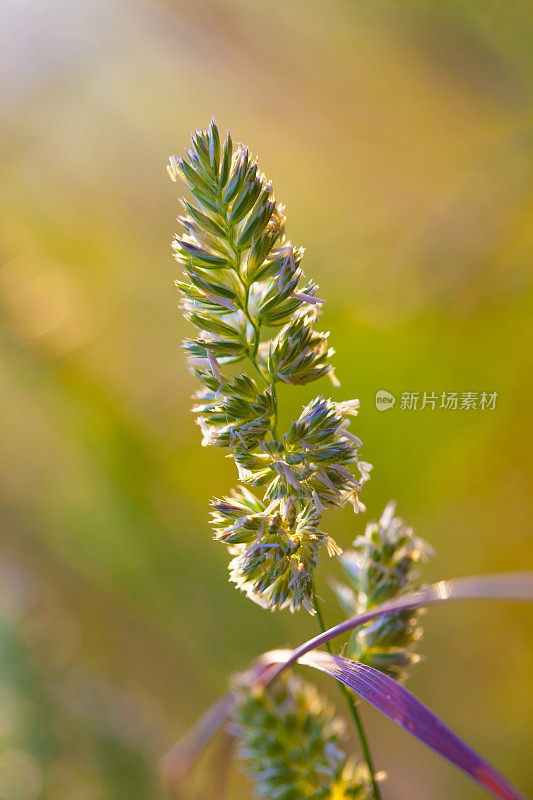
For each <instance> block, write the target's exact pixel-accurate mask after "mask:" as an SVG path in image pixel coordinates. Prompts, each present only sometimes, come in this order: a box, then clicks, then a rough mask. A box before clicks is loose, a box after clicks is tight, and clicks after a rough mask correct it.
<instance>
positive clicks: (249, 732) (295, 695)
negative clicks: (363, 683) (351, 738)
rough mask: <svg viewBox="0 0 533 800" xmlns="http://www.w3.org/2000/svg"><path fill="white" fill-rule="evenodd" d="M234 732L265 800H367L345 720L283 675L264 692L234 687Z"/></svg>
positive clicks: (363, 773)
mask: <svg viewBox="0 0 533 800" xmlns="http://www.w3.org/2000/svg"><path fill="white" fill-rule="evenodd" d="M234 690H235V696H236V700H237V702H236V710H235V713H234V718H233V723H232V732H233V733H234V734H235V735H236V736H237V737H238V739H239V755H240V758H241V759H242V762H243V767H244V771H245V772H246V773H247V774H248V776H249V777H250V778H251V780H252V781H253V783H254V789H255V793H256V795H257V796H258V797H265V798H268V800H301V798H306V799H308V800H321V799H322V798H329V799H330V800H344V799H345V798H346V800H347V798H355V800H367V799H368V798H370V797H371V792H370V790H369V780H368V773H367V770H366V768H365V767H364V766H362V765H360V764H357V763H355V762H354V761H352V760H349V759H347V757H346V754H345V752H344V750H343V746H342V735H343V730H344V724H343V721H342V720H341V719H340V718H338V717H336V716H335V714H334V711H333V709H332V708H331V706H330V705H329V704H328V703H327V702H326V701H325V700H324V698H323V697H321V696H320V694H319V693H318V691H317V690H316V688H315V687H314V686H313V685H312V684H309V683H306V682H304V681H302V680H300V679H299V678H297V677H295V676H294V675H292V674H289V673H283V674H282V675H281V676H280V677H279V678H278V679H277V680H276V681H275V683H274V684H273V685H272V686H271V687H269V688H268V689H263V688H260V689H259V688H257V689H252V690H251V691H250V687H249V686H248V685H247V683H246V680H244V681H243V679H242V678H241V682H238V681H237V682H236V683H235V686H234Z"/></svg>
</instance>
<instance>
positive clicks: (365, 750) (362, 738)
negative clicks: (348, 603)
mask: <svg viewBox="0 0 533 800" xmlns="http://www.w3.org/2000/svg"><path fill="white" fill-rule="evenodd" d="M313 606H314V609H315V611H316V619H317V622H318V627H319V628H320V632H321V633H325V631H326V630H327V627H326V623H325V621H324V616H323V614H322V609H321V608H320V602H319V600H318V597H317V595H316V591H315V592H314V593H313ZM326 647H327V649H328V651H329V652H330V653H331V654H333V648H332V646H331V642H330V641H327V642H326ZM339 688H340V690H341V693H342V695H343V697H344V700H345V701H346V705H347V706H348V710H349V712H350V715H351V717H352V719H353V722H354V725H355V729H356V731H357V735H358V737H359V743H360V745H361V753H362V755H363V758H364V760H365V762H366V766H367V768H368V775H369V777H370V782H371V784H372V792H373V794H374V800H382V798H381V792H380V790H379V785H378V781H377V778H376V771H375V769H374V764H373V761H372V755H371V753H370V748H369V746H368V741H367V738H366V733H365V729H364V727H363V722H362V720H361V716H360V714H359V712H358V710H357V706H356V704H355V700H354V698H353V696H352V694H351V693H350V691H349V690H348V689H347V688H346V686H344V684H343V683H340V684H339Z"/></svg>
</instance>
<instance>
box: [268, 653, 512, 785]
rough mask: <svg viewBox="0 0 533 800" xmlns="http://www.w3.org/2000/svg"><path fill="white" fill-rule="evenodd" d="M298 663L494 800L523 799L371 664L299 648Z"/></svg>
mask: <svg viewBox="0 0 533 800" xmlns="http://www.w3.org/2000/svg"><path fill="white" fill-rule="evenodd" d="M290 655H291V651H290V650H275V651H272V652H271V653H265V655H264V657H263V658H264V663H265V664H268V663H281V664H283V665H286V664H287V661H288V658H289V656H290ZM298 663H299V664H305V665H307V666H309V667H314V668H315V669H318V670H320V671H321V672H325V673H326V674H327V675H331V677H332V678H335V679H336V680H338V681H339V682H340V683H343V684H344V685H345V686H347V687H348V688H349V689H352V690H353V691H354V692H356V694H358V695H359V697H362V698H364V699H365V700H368V702H369V703H371V704H372V705H373V706H375V708H377V709H379V711H381V712H382V713H383V714H386V716H387V717H389V718H390V719H392V720H393V721H394V722H396V724H397V725H399V726H400V727H401V728H403V729H404V730H406V731H407V732H408V733H410V734H412V735H413V736H416V738H417V739H420V741H421V742H424V744H426V745H428V747H431V749H432V750H434V751H435V752H436V753H438V754H439V755H441V756H442V757H443V758H445V759H447V760H448V761H450V762H451V763H452V764H454V765H455V766H456V767H459V769H462V770H463V771H464V772H466V773H467V774H469V775H470V776H471V777H472V778H473V779H474V780H475V781H476V782H477V783H479V785H480V786H482V787H483V788H484V789H486V791H487V792H488V793H489V794H491V795H492V796H493V797H495V798H498V800H525V798H524V797H523V795H521V794H520V793H519V792H518V791H517V790H516V789H515V788H514V787H513V786H511V784H510V783H509V782H508V781H507V780H506V779H505V778H504V777H503V775H501V774H500V773H499V772H498V770H497V769H496V768H495V767H493V766H492V765H491V764H489V762H488V761H486V760H485V759H484V758H482V757H481V756H480V755H478V753H476V751H475V750H473V749H472V748H471V747H470V746H469V745H467V744H466V742H463V740H462V739H460V738H459V736H457V734H455V733H454V732H453V731H452V730H451V728H449V727H448V726H447V725H446V724H445V723H444V722H443V721H442V720H441V719H440V718H439V717H438V716H437V715H436V714H434V713H433V711H430V709H429V708H427V706H425V705H424V704H423V703H421V702H420V700H418V699H417V698H416V697H415V696H414V695H412V694H411V692H409V691H408V690H407V689H405V688H404V687H403V686H402V685H401V684H400V683H397V682H396V681H395V680H393V679H392V678H390V677H389V676H388V675H385V674H384V673H383V672H379V671H378V670H376V669H374V668H373V667H369V666H367V665H366V664H361V662H359V661H352V660H351V659H349V658H345V657H344V656H336V655H331V654H330V653H326V652H323V651H315V652H309V653H305V654H304V655H303V656H301V657H300V658H299V659H298Z"/></svg>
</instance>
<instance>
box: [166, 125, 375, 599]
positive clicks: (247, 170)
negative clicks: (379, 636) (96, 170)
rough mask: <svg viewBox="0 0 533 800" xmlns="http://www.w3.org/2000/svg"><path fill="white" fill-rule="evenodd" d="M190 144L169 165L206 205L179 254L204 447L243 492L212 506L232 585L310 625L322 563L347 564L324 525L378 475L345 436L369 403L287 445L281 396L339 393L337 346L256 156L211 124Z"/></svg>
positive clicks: (194, 212)
mask: <svg viewBox="0 0 533 800" xmlns="http://www.w3.org/2000/svg"><path fill="white" fill-rule="evenodd" d="M191 142H192V144H191V148H190V149H189V150H188V151H187V153H186V155H185V156H183V157H176V156H171V158H170V166H169V173H170V176H171V178H172V179H173V180H176V179H177V178H178V177H179V178H181V179H182V180H183V181H184V182H185V183H186V185H187V186H188V188H189V190H190V192H191V193H192V195H193V197H194V198H195V202H189V201H188V200H186V199H185V198H182V199H181V204H182V206H183V210H184V214H183V215H182V216H180V217H179V221H180V223H181V225H182V228H183V230H184V232H182V233H181V234H180V235H177V236H176V237H175V239H174V242H173V248H174V251H175V257H176V259H177V261H178V262H179V264H180V266H181V267H182V269H183V279H180V280H178V281H177V286H178V288H179V290H180V293H181V305H182V308H183V311H184V314H185V316H186V318H187V319H188V320H189V321H190V322H191V323H192V324H193V325H195V326H196V328H197V329H198V333H197V335H196V337H195V338H193V339H187V340H186V341H185V342H184V343H183V347H184V350H185V353H186V355H187V358H188V362H189V365H190V367H191V369H192V370H193V372H194V373H195V375H196V376H197V377H198V379H199V380H200V382H201V383H202V388H201V389H200V390H199V391H198V392H197V394H196V395H195V404H194V408H193V410H194V412H195V413H196V414H197V421H198V424H199V426H200V428H201V431H202V436H203V441H202V443H203V444H204V445H214V446H216V447H225V448H229V449H230V451H231V456H232V457H233V458H234V460H235V463H236V466H237V470H238V474H239V480H240V483H241V484H242V487H239V489H238V490H237V491H236V492H235V493H234V496H233V497H231V498H224V499H222V500H215V501H214V502H213V505H214V509H215V510H214V513H213V526H214V531H215V538H216V539H217V540H219V541H222V542H225V543H226V544H227V545H228V547H229V548H230V552H231V555H232V556H233V559H232V561H231V564H230V573H231V579H232V580H233V581H234V582H235V583H236V585H237V586H238V587H239V588H241V589H242V590H243V591H244V592H245V593H246V594H247V595H248V596H249V597H250V598H251V599H252V600H254V601H255V602H257V603H259V604H261V605H262V606H264V607H267V608H270V609H271V610H274V609H279V608H284V607H289V608H290V609H291V610H293V611H294V610H297V609H299V608H300V607H302V606H303V607H306V608H307V609H308V610H309V611H310V613H313V608H312V605H311V595H312V588H311V587H312V571H313V569H314V567H315V566H316V564H317V562H318V558H319V551H320V549H321V548H322V546H323V545H325V546H326V548H327V550H328V552H329V553H330V554H332V553H335V552H337V548H336V546H335V544H334V543H333V542H332V540H331V539H330V538H329V537H328V536H327V535H326V534H324V533H323V532H321V530H320V517H321V514H322V512H323V510H324V509H325V508H328V507H334V506H343V505H344V504H345V503H347V502H350V503H351V504H352V505H353V507H354V510H355V511H359V510H360V509H362V508H363V506H362V504H361V502H360V500H359V494H360V491H361V487H362V485H363V483H364V482H365V480H367V479H368V477H369V469H370V465H369V464H366V463H365V462H363V461H360V460H359V459H358V449H359V447H360V446H361V442H360V441H359V440H358V439H357V437H356V436H354V435H353V434H352V433H350V431H349V430H348V421H349V417H350V416H351V415H354V414H356V413H357V409H358V402H357V401H350V402H345V403H335V402H333V401H332V400H328V399H325V398H323V397H318V398H316V400H314V401H313V402H312V403H310V404H309V405H308V406H307V408H305V409H304V410H303V411H302V414H301V415H300V417H299V418H298V420H296V421H295V422H294V423H293V424H292V426H291V427H290V429H289V430H288V431H287V432H286V433H282V434H278V430H277V423H278V408H277V396H276V386H277V384H279V383H286V384H292V385H301V384H306V383H309V382H310V381H314V380H316V379H318V378H321V377H323V376H325V375H328V376H329V377H330V378H331V380H332V381H333V382H334V384H335V385H337V381H336V379H335V376H334V373H333V367H332V365H331V363H330V358H331V356H332V355H333V352H334V351H333V350H332V349H331V348H330V347H329V345H328V334H327V333H324V332H320V331H317V330H316V329H315V327H314V326H315V323H316V321H317V317H318V311H319V308H320V304H321V303H322V300H320V298H318V297H317V286H316V284H315V283H313V281H309V280H307V279H306V278H305V277H304V274H303V272H302V269H301V266H300V265H301V261H302V257H303V249H302V248H298V247H294V246H293V245H292V244H291V242H290V241H289V240H288V239H287V238H286V235H285V215H284V209H283V206H281V205H280V204H279V203H278V202H276V200H275V198H274V195H273V192H272V185H271V183H270V182H269V181H268V180H267V179H266V178H265V176H264V175H263V173H262V172H261V171H260V170H259V168H258V164H257V161H256V160H255V159H254V158H252V157H251V155H250V153H249V151H248V149H247V148H246V147H245V146H244V145H242V144H239V145H238V146H237V147H235V148H234V146H233V143H232V140H231V136H230V135H229V133H228V134H227V136H226V138H225V141H224V142H223V143H221V142H220V138H219V133H218V129H217V127H216V124H215V122H214V120H213V122H212V123H211V125H210V126H209V128H208V129H206V130H204V131H196V133H195V134H194V135H193V136H192V137H191ZM351 466H355V467H356V468H357V475H354V474H353V473H352V471H351V470H350V467H351ZM249 488H252V489H254V488H255V490H256V491H257V492H258V494H259V495H260V497H258V496H257V495H255V494H251V492H250V491H249Z"/></svg>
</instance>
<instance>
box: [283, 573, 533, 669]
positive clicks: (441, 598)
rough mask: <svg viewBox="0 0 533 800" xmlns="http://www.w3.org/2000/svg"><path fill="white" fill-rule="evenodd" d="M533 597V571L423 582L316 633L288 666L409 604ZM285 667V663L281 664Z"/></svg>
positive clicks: (407, 606) (300, 648)
mask: <svg viewBox="0 0 533 800" xmlns="http://www.w3.org/2000/svg"><path fill="white" fill-rule="evenodd" d="M492 599H499V600H533V572H510V573H502V574H500V575H477V576H475V577H472V578H455V579H454V580H450V581H439V582H438V583H433V584H431V585H430V586H424V587H423V588H422V589H417V590H416V591H414V592H407V593H406V594H403V595H400V597H397V598H395V599H394V600H388V601H387V602H385V603H381V604H380V605H379V606H376V607H375V608H373V609H371V610H370V611H365V613H364V614H359V615H358V616H356V617H350V619H346V620H344V621H343V622H341V623H339V625H335V626H334V627H333V628H329V630H327V631H324V633H320V634H318V636H314V637H313V638H312V639H309V640H308V641H307V642H304V644H302V645H300V646H299V647H297V648H296V649H295V650H293V651H292V655H291V657H290V659H289V662H288V664H287V665H286V666H288V665H290V664H292V663H294V662H295V661H298V660H299V659H300V658H301V656H302V655H304V653H309V652H310V651H311V650H316V648H317V647H320V646H321V645H323V644H325V643H326V642H329V641H330V640H331V639H335V637H336V636H341V635H342V634H344V633H347V632H348V631H351V630H353V629H354V628H359V627H360V626H361V625H364V624H365V622H369V621H370V620H372V619H376V617H380V616H382V615H383V614H392V613H397V612H399V611H407V610H408V609H410V608H420V607H421V606H430V605H435V604H436V603H445V602H449V601H450V600H492ZM282 669H284V666H283V665H280V667H279V668H278V670H279V671H281V670H282ZM276 675H277V671H274V672H273V673H272V675H271V677H270V680H274V678H275V677H276Z"/></svg>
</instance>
